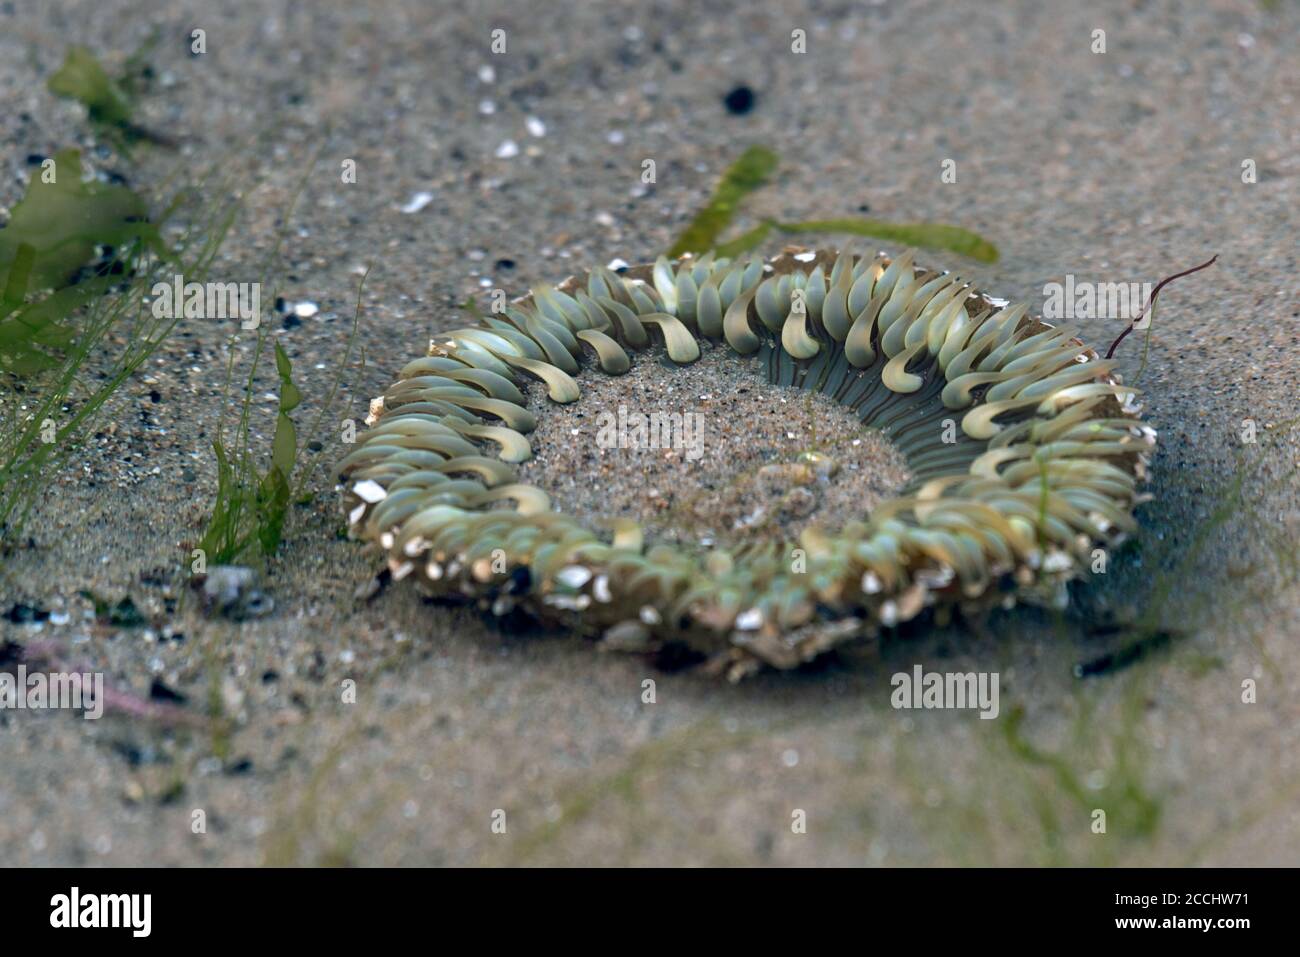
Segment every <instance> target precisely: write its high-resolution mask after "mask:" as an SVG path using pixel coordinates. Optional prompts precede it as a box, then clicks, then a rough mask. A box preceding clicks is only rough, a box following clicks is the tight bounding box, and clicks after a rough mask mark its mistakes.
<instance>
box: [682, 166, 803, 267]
mask: <svg viewBox="0 0 1300 957" xmlns="http://www.w3.org/2000/svg"><path fill="white" fill-rule="evenodd" d="M778 162H780V161H779V159H778V158H777V155H776V154H775V153H774V152H772V151H771V150H770V149H768V148H767V147H765V146H751V147H749V149H747V150H745V152H743V153H742V154H740V158H739V159H738V160H736V161H735V162H734V163H732V164H731V165H730V166H729V167H727V171H726V172H725V173H723V174H722V180H721V182H719V183H718V187H717V189H715V190H714V191H713V196H712V198H710V200H709V202H708V204H707V205H706V206H705V207H704V208H703V209H702V210H700V211H699V212H698V213H696V214H695V218H694V219H692V220H691V222H690V225H689V226H687V227H686V230H685V232H683V233H682V234H681V235H680V236H678V237H677V241H676V242H674V243H673V244H672V247H671V248H670V249H669V250H668V255H669V256H671V257H674V258H676V257H678V256H681V255H682V254H683V253H692V252H693V253H704V252H708V251H709V250H710V249H712V248H714V246H716V245H717V241H718V236H720V235H721V234H722V231H723V230H724V229H726V228H727V226H729V225H730V224H731V220H732V219H733V218H734V217H735V215H736V210H737V208H738V207H739V206H740V203H741V200H743V199H744V198H745V197H746V196H748V195H749V194H750V193H752V192H753V191H754V190H756V189H758V188H759V187H761V186H762V185H764V184H765V183H766V182H767V181H768V178H769V177H771V175H772V173H773V172H775V170H776V167H777V164H778Z"/></svg>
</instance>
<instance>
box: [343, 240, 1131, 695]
mask: <svg viewBox="0 0 1300 957" xmlns="http://www.w3.org/2000/svg"><path fill="white" fill-rule="evenodd" d="M701 339H708V340H711V341H713V342H715V343H717V344H719V345H721V344H723V343H725V345H726V346H727V347H729V348H730V349H731V350H734V352H735V353H737V354H741V355H750V354H754V353H758V355H759V357H760V360H761V362H760V365H761V367H762V368H765V369H766V373H767V377H768V379H769V381H770V382H771V383H774V384H776V385H780V386H789V387H793V388H801V389H813V390H819V391H821V392H823V393H825V394H828V395H830V396H832V397H833V398H834V399H836V400H837V401H838V402H840V403H841V404H843V405H844V406H847V407H848V408H849V409H851V410H852V412H853V414H854V415H856V416H857V417H858V418H859V419H860V420H861V421H862V423H863V426H864V427H869V428H878V429H880V430H881V431H882V432H884V433H885V434H886V435H888V436H889V437H890V438H891V440H892V441H893V442H894V444H895V446H896V447H897V448H898V449H899V450H900V451H901V452H902V453H903V455H904V456H905V457H906V460H907V463H908V467H909V469H910V470H911V473H912V481H911V483H910V484H909V485H908V487H907V488H906V489H904V490H903V491H902V493H901V494H900V495H898V496H897V497H894V498H892V499H889V500H887V501H885V502H883V503H881V504H880V505H878V506H877V507H876V508H875V509H873V510H872V511H871V513H870V514H868V515H850V516H844V519H845V521H844V522H843V524H842V526H841V527H840V528H839V530H838V531H837V532H833V533H825V532H823V531H819V530H815V529H809V530H806V531H805V532H803V533H801V535H800V537H799V539H798V541H796V542H788V543H784V544H782V543H772V542H765V543H757V542H756V543H754V544H753V545H746V544H742V545H740V546H739V547H735V548H732V549H730V550H724V549H717V550H714V551H711V552H709V553H707V554H701V553H699V552H698V551H694V552H693V551H691V550H687V549H682V548H677V547H673V546H670V545H666V544H655V543H653V542H650V543H647V541H646V536H645V535H644V534H643V532H642V530H641V529H640V528H639V527H638V526H636V525H634V524H632V523H630V522H627V521H623V522H622V523H614V525H613V527H612V530H609V531H607V530H604V529H595V528H589V527H586V526H585V525H584V524H583V523H582V522H580V521H578V520H577V519H576V518H574V517H572V516H570V515H566V514H561V513H560V512H558V511H555V510H554V509H553V508H552V505H551V500H550V497H549V496H548V495H547V494H546V492H545V491H544V490H543V489H541V488H538V487H536V486H534V485H529V484H524V483H521V482H519V481H518V480H517V475H516V472H515V470H514V468H513V467H512V465H513V464H515V463H520V462H523V461H525V460H526V459H528V458H529V457H530V455H531V449H530V445H529V441H528V439H527V437H526V435H527V433H528V432H530V431H531V430H532V429H533V428H534V427H535V426H536V424H537V421H538V420H537V416H538V415H539V414H545V410H544V409H542V408H529V407H528V405H529V401H528V399H527V398H526V396H525V395H524V392H523V391H521V389H520V386H521V385H523V384H525V382H526V381H527V380H525V379H524V378H523V377H529V378H530V379H536V380H541V382H542V383H544V385H545V389H546V392H547V395H548V397H549V399H548V400H549V401H552V402H557V403H567V402H574V401H578V400H579V399H580V396H581V388H580V385H579V381H578V380H579V379H580V378H581V377H582V376H583V375H600V374H607V375H620V374H621V373H624V372H626V371H627V370H628V369H629V368H630V367H631V364H632V362H633V361H634V358H635V357H636V356H637V355H638V354H642V356H643V358H644V356H645V354H646V353H645V350H648V349H651V348H652V347H655V346H658V345H660V344H662V348H663V350H665V351H666V353H667V356H668V358H669V359H670V360H671V361H672V362H675V363H679V364H685V363H690V362H692V361H694V360H695V359H697V358H698V357H699V355H700V347H699V342H700V340H701ZM1135 395H1136V390H1134V389H1132V388H1129V387H1126V386H1124V385H1123V384H1122V382H1121V381H1120V380H1119V378H1118V376H1117V375H1116V374H1115V372H1114V363H1113V362H1111V361H1105V360H1101V359H1099V357H1098V356H1097V354H1096V353H1095V352H1094V351H1093V350H1091V349H1089V348H1087V347H1086V346H1085V345H1084V344H1083V343H1082V342H1081V341H1080V340H1079V339H1077V338H1074V337H1073V336H1072V334H1071V332H1070V331H1069V330H1067V329H1062V328H1054V327H1051V326H1049V325H1047V324H1045V323H1043V322H1042V321H1040V320H1038V319H1035V318H1033V317H1031V316H1030V315H1029V314H1028V309H1027V307H1026V306H1025V305H1011V304H1008V303H1006V302H1004V301H1001V300H996V299H992V298H990V297H988V296H986V295H984V294H982V293H980V292H979V291H977V290H976V289H975V288H973V286H972V285H971V283H970V282H969V281H967V280H966V279H964V278H962V277H960V276H958V275H955V274H953V273H949V272H939V271H933V270H929V269H924V268H920V267H918V266H916V265H914V254H913V253H912V252H910V251H909V252H906V253H904V254H902V255H899V256H897V257H896V258H893V259H892V260H891V259H889V258H887V257H885V256H884V255H883V254H882V255H880V256H875V257H872V256H865V255H861V256H860V255H855V254H852V253H849V252H843V253H837V252H830V251H824V250H801V249H798V248H788V249H786V250H785V251H784V252H783V253H782V254H781V255H780V256H778V257H776V258H774V259H772V260H769V261H766V262H764V261H762V260H760V259H752V260H749V261H745V262H741V261H730V260H728V259H725V258H714V257H713V256H712V255H705V256H703V257H700V258H698V259H696V258H693V257H689V256H687V257H683V259H681V260H680V261H678V262H671V263H670V262H668V261H667V260H665V259H663V258H660V259H659V261H658V262H656V263H655V264H654V265H642V266H633V267H624V268H620V269H618V271H617V272H615V271H614V270H612V269H609V268H595V269H592V270H591V271H590V272H589V273H588V274H586V275H585V276H574V277H570V278H569V279H567V280H565V281H564V282H563V283H561V284H560V285H559V286H558V287H551V286H541V287H539V288H537V289H534V290H533V291H532V292H531V293H530V294H529V295H527V296H525V297H523V298H521V299H517V300H515V301H514V302H512V303H511V304H510V305H509V306H508V307H506V308H505V309H504V311H503V312H501V313H500V314H494V315H490V316H485V317H483V318H481V319H479V320H477V322H476V323H475V324H474V325H472V326H470V327H467V328H462V329H456V330H454V331H452V332H449V333H446V334H444V335H440V336H438V337H437V338H436V339H435V340H433V341H432V342H431V343H430V347H429V354H428V355H427V356H425V357H423V358H418V359H415V360H414V361H412V362H410V363H409V364H408V365H406V367H405V368H403V369H402V371H401V373H400V374H399V377H398V379H397V381H396V382H395V383H394V384H393V385H392V386H391V387H390V388H389V389H388V390H387V392H386V393H385V394H384V395H383V397H382V398H380V399H376V400H374V401H373V402H372V404H371V415H370V417H369V418H368V419H367V423H368V424H369V425H370V428H369V429H368V430H367V431H365V432H364V433H362V434H361V435H360V436H359V437H358V439H357V443H356V446H355V448H354V449H353V450H352V452H351V454H349V455H348V456H347V457H346V459H345V460H344V461H343V462H342V463H341V464H340V466H339V471H340V475H341V477H342V480H343V482H344V486H343V488H344V494H345V497H346V504H347V509H348V514H349V522H350V529H351V533H352V535H353V536H354V537H359V538H362V539H365V540H368V541H371V542H375V543H377V544H378V545H379V547H380V548H382V550H383V551H384V552H386V554H387V560H388V570H389V571H390V573H391V576H392V578H393V579H400V578H405V577H407V576H411V575H414V576H416V577H418V578H419V579H420V580H422V582H423V584H424V585H425V586H426V587H427V589H428V590H429V591H431V592H432V593H433V594H434V595H435V596H438V597H443V598H449V599H467V600H470V601H474V602H477V603H478V604H479V606H480V607H482V608H483V609H485V610H486V611H488V612H489V613H490V614H493V615H497V616H503V615H512V616H513V615H516V614H519V613H523V614H525V615H528V616H530V617H531V618H535V619H538V620H541V621H542V622H543V623H545V624H551V625H559V626H562V627H567V628H570V629H572V630H574V631H576V632H578V633H580V634H584V635H588V636H592V637H595V638H599V639H601V640H603V641H604V642H606V643H607V644H608V645H609V646H612V647H619V648H634V649H644V650H646V651H649V652H655V651H658V652H663V651H665V650H668V649H672V650H677V651H681V650H682V649H686V650H688V651H689V653H690V655H691V656H692V658H693V660H699V659H707V660H708V661H710V662H711V663H712V666H713V667H715V668H717V669H718V670H720V671H724V672H726V673H728V674H729V675H730V676H731V677H732V678H733V679H734V678H737V677H740V676H742V675H745V674H747V673H750V672H752V671H754V670H756V669H757V668H760V667H762V666H763V665H770V666H775V667H777V668H792V667H795V666H798V665H800V664H802V663H804V662H807V661H809V660H811V659H812V658H814V657H816V656H817V655H819V654H821V653H823V652H825V651H827V650H828V649H830V648H832V647H834V646H836V645H838V644H840V643H842V642H851V641H862V640H870V639H871V638H872V637H873V636H875V635H877V634H878V633H879V630H880V628H882V627H895V626H898V625H899V624H900V623H902V622H905V621H909V620H911V619H914V618H916V617H917V616H918V615H920V614H921V613H922V612H923V611H925V610H926V609H927V608H933V609H935V611H936V614H937V615H938V616H939V617H940V618H941V619H942V618H946V617H947V616H949V615H951V613H952V611H953V610H954V609H960V610H963V611H978V610H981V609H987V608H989V607H991V606H993V605H998V604H1000V605H1003V606H1006V607H1009V606H1010V605H1012V604H1014V603H1015V602H1016V601H1017V600H1018V599H1029V600H1033V601H1035V602H1038V603H1045V602H1052V601H1059V600H1061V597H1062V596H1063V594H1064V587H1065V583H1066V582H1067V581H1068V580H1069V579H1071V578H1073V577H1075V576H1077V575H1080V574H1081V573H1082V572H1083V571H1084V569H1086V568H1087V567H1088V564H1089V562H1090V560H1091V559H1092V558H1093V557H1094V555H1095V552H1094V550H1095V549H1096V548H1098V547H1110V546H1113V545H1115V544H1117V543H1118V542H1119V541H1120V540H1121V539H1122V538H1123V536H1124V535H1125V534H1126V533H1128V532H1131V531H1133V529H1134V527H1135V526H1134V521H1133V517H1132V510H1133V508H1134V506H1135V505H1136V504H1138V502H1140V501H1141V500H1142V498H1143V493H1142V492H1141V485H1142V484H1143V483H1144V482H1145V479H1146V466H1147V460H1148V456H1149V454H1150V451H1151V449H1152V448H1153V446H1154V443H1155V432H1154V431H1153V430H1151V429H1150V428H1149V427H1147V426H1144V425H1143V424H1142V423H1141V422H1140V420H1139V418H1138V412H1139V409H1138V406H1137V405H1136V404H1135V401H1134V398H1135ZM548 400H547V399H543V400H540V402H537V403H535V404H538V405H545V404H547V402H548ZM945 420H949V421H948V424H949V428H948V429H947V430H946V432H947V436H946V439H945V437H944V436H945V430H943V429H941V428H940V427H939V423H942V422H944V421H945ZM955 423H959V424H960V428H959V429H955V428H952V427H951V426H952V425H953V424H955ZM954 439H955V440H954ZM794 548H799V549H801V550H802V552H801V554H802V555H803V558H804V560H803V561H802V562H798V563H796V562H792V561H791V560H790V553H791V551H792V550H793V549H794Z"/></svg>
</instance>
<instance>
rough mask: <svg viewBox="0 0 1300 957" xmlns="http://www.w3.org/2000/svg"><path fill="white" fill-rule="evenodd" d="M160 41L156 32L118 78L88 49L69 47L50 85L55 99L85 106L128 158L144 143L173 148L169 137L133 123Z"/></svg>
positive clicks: (91, 118)
mask: <svg viewBox="0 0 1300 957" xmlns="http://www.w3.org/2000/svg"><path fill="white" fill-rule="evenodd" d="M158 38H159V33H158V31H157V30H155V31H153V32H152V33H151V34H150V35H149V37H148V38H146V40H145V41H144V43H143V44H141V45H140V48H139V49H137V50H136V52H135V53H133V54H131V55H130V56H129V57H128V58H127V59H126V62H125V64H124V69H123V72H122V74H121V75H120V76H117V77H113V76H111V75H109V72H108V71H107V70H106V69H104V66H103V64H101V63H100V62H99V60H98V58H96V56H95V55H94V54H93V53H91V52H90V50H89V49H87V48H86V47H84V46H72V47H69V48H68V51H67V53H65V54H64V58H63V63H62V65H61V66H60V67H59V68H58V69H57V70H56V71H55V72H54V73H52V74H51V75H50V78H49V80H48V81H47V82H46V89H48V90H49V91H50V92H51V93H53V94H54V95H55V96H58V97H62V98H63V99H67V100H75V101H76V102H78V103H80V104H81V105H82V106H84V107H85V108H86V115H87V117H88V118H89V120H90V122H91V123H92V124H93V125H94V126H95V127H96V129H97V130H98V131H99V132H100V133H101V134H102V135H103V136H104V137H105V138H106V139H108V140H110V141H112V143H113V145H114V146H116V147H117V148H118V149H119V150H121V151H122V153H123V154H125V155H127V156H130V154H131V146H132V144H135V143H138V142H141V141H147V142H152V143H159V144H162V145H167V146H170V145H172V144H171V142H170V141H169V140H168V139H167V138H166V137H163V136H159V135H158V134H156V133H153V132H151V131H150V130H147V129H145V128H144V127H142V126H140V125H138V124H137V123H136V122H135V121H134V120H133V119H132V112H133V110H134V105H135V102H134V101H135V97H136V95H137V94H138V93H139V92H140V91H141V88H142V86H143V79H144V77H145V76H146V75H147V67H148V64H147V59H148V56H149V54H150V53H151V52H152V51H153V48H154V47H155V46H156V45H157V43H158Z"/></svg>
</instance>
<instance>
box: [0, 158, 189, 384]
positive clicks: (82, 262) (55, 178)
mask: <svg viewBox="0 0 1300 957" xmlns="http://www.w3.org/2000/svg"><path fill="white" fill-rule="evenodd" d="M103 248H109V249H111V250H113V253H112V258H111V260H109V262H107V263H105V264H103V265H102V266H101V268H100V270H99V272H100V274H99V275H94V276H90V277H82V276H80V275H79V274H80V272H81V271H82V270H83V268H84V267H85V266H86V265H87V263H89V262H90V261H91V260H93V259H94V258H95V256H96V253H97V251H98V250H100V249H103ZM150 252H152V253H154V254H155V255H156V256H157V257H158V258H160V259H163V260H169V259H171V258H172V257H171V253H170V252H169V251H168V250H167V249H166V247H165V246H164V244H163V242H162V239H161V236H160V234H159V232H158V227H157V226H156V225H155V224H154V223H152V222H150V219H149V211H148V207H147V204H146V203H145V201H144V199H143V198H142V197H141V196H139V195H138V194H136V193H135V192H133V191H132V190H130V189H127V188H126V187H124V186H111V185H107V184H104V183H98V182H94V181H90V182H83V180H82V170H81V156H80V154H79V153H78V152H77V151H76V150H71V149H69V150H62V151H60V152H59V153H57V154H55V156H54V158H53V160H52V165H51V166H50V167H48V168H46V167H42V170H41V172H40V173H39V174H37V175H35V176H33V177H32V181H31V183H30V184H29V185H28V187H27V192H26V195H24V197H23V198H22V199H21V200H20V201H19V202H18V203H17V204H16V205H15V206H14V209H13V214H12V216H11V217H10V220H9V223H8V225H7V226H6V227H5V228H4V229H0V289H2V290H3V292H2V293H0V365H2V366H3V368H4V370H5V371H8V372H13V373H17V374H20V375H23V374H28V373H30V372H32V371H35V370H37V369H42V368H49V367H51V366H53V365H55V364H56V360H55V358H54V355H55V354H57V352H58V351H59V350H61V349H65V348H66V347H67V346H68V345H69V343H70V342H71V341H72V338H73V332H72V330H71V329H69V328H67V326H66V325H65V324H66V322H67V320H68V319H69V318H70V317H71V316H72V315H73V313H75V312H76V311H77V310H78V309H80V308H82V307H83V306H85V305H86V304H87V303H89V302H91V301H92V300H94V299H96V298H97V297H99V296H101V295H103V294H104V292H106V291H107V290H108V289H109V288H110V287H111V285H112V284H113V283H115V282H121V279H120V275H130V274H131V273H133V272H134V271H135V270H136V268H137V267H138V265H139V261H140V258H141V257H142V256H144V255H145V254H147V253H150ZM114 274H120V275H118V276H115V275H114Z"/></svg>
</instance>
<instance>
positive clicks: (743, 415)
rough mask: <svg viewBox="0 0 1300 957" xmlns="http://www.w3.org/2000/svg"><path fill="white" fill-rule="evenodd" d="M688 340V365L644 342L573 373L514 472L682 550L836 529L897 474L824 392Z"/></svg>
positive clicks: (604, 518)
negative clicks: (613, 365)
mask: <svg viewBox="0 0 1300 957" xmlns="http://www.w3.org/2000/svg"><path fill="white" fill-rule="evenodd" d="M701 349H702V355H701V357H700V359H699V361H697V362H695V363H693V364H691V365H688V366H678V365H675V364H673V363H671V362H668V361H667V360H666V359H665V358H664V357H663V356H662V354H661V352H662V350H652V351H649V352H646V353H644V354H642V355H641V356H639V357H638V359H637V362H636V363H635V364H634V365H633V367H632V369H631V370H630V371H629V372H627V373H626V374H625V375H622V376H618V377H610V376H605V375H600V374H599V373H588V374H584V375H583V376H582V377H581V380H580V381H581V385H582V398H581V400H579V401H578V402H575V403H572V404H570V405H564V406H556V405H554V404H550V406H549V407H548V408H546V409H545V412H544V413H543V414H540V415H539V416H538V425H537V429H536V431H534V432H533V433H532V434H531V435H530V437H529V438H530V441H531V443H532V448H533V458H532V459H530V460H529V461H527V462H525V463H522V464H521V465H520V466H519V480H520V481H523V482H527V483H530V484H533V485H536V486H538V487H540V488H542V489H544V490H545V491H546V492H547V493H548V494H549V495H550V496H551V501H552V505H553V507H554V508H555V509H556V510H557V511H559V512H562V513H565V514H568V515H570V516H572V517H573V518H575V519H577V520H579V521H581V522H583V523H584V524H586V525H588V526H589V527H593V528H596V527H602V526H608V525H609V524H610V523H611V522H612V521H613V520H616V519H630V520H632V521H635V522H637V523H638V524H640V525H641V527H642V529H643V530H644V531H645V534H646V538H647V541H648V542H651V543H654V542H658V543H664V544H671V545H675V546H679V547H686V548H692V547H705V548H708V547H715V546H716V547H723V548H735V547H737V546H739V545H743V544H746V543H752V542H782V541H785V542H793V541H795V540H797V538H798V536H799V534H800V533H801V532H802V531H803V530H804V529H805V528H807V527H809V526H818V527H822V528H826V529H828V530H832V531H833V530H837V529H839V528H841V527H842V526H843V525H844V524H845V522H847V521H850V520H854V519H865V518H866V517H867V515H868V514H869V513H870V512H871V511H872V510H873V509H874V508H875V507H876V506H877V505H878V504H879V503H880V502H881V501H884V500H886V499H888V498H891V497H893V496H895V495H897V494H899V493H900V491H901V490H902V489H903V488H904V487H905V486H906V485H907V483H908V482H909V481H910V479H911V473H910V472H909V470H908V468H907V464H906V461H905V459H904V458H903V456H902V454H901V453H900V452H899V451H898V450H897V449H896V448H895V447H894V445H893V444H892V443H891V442H890V441H889V440H888V439H887V438H886V437H885V436H884V435H882V434H881V433H880V432H879V431H877V430H875V429H868V428H865V427H864V426H863V424H862V423H861V421H860V420H859V419H858V418H857V416H855V415H854V414H853V413H852V411H851V410H849V409H848V408H846V407H844V406H842V405H840V404H838V403H837V402H835V401H834V399H832V398H831V397H829V396H826V395H823V394H821V393H814V392H809V391H806V390H800V389H792V388H786V387H782V386H779V385H774V384H771V383H769V382H768V381H767V380H766V377H765V376H764V374H763V371H762V369H763V366H762V363H761V362H760V361H759V360H758V359H756V358H746V357H741V356H737V355H735V353H733V352H731V351H730V350H729V349H727V348H725V347H720V346H711V345H710V344H709V343H707V342H705V343H701ZM531 398H532V397H531V396H530V399H531ZM538 398H539V399H540V402H545V399H544V398H540V392H539V396H538Z"/></svg>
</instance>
